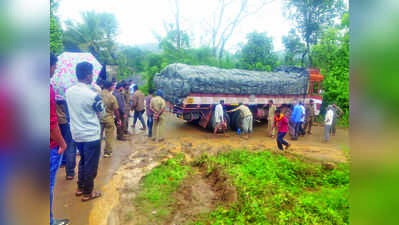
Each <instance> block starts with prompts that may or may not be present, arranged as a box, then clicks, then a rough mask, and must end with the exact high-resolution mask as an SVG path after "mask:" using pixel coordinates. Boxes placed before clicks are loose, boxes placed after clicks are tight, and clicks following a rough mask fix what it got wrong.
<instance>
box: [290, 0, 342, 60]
mask: <svg viewBox="0 0 399 225" xmlns="http://www.w3.org/2000/svg"><path fill="white" fill-rule="evenodd" d="M286 6H287V9H288V14H289V17H290V18H291V19H293V21H294V23H295V25H296V29H297V30H298V31H299V33H300V34H301V36H302V39H303V40H304V41H305V43H306V50H305V52H304V53H303V55H302V60H301V63H302V65H304V59H305V56H306V55H307V56H308V59H309V66H311V65H312V57H311V55H310V49H311V45H314V44H317V42H318V40H319V38H320V35H321V33H322V31H323V27H324V26H326V25H332V24H333V22H334V18H336V17H337V16H338V15H340V14H341V13H342V10H343V9H344V3H343V0H286Z"/></svg>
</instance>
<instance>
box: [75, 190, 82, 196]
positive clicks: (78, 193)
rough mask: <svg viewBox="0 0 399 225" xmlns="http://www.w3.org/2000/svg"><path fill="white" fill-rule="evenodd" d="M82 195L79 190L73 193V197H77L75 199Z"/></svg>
mask: <svg viewBox="0 0 399 225" xmlns="http://www.w3.org/2000/svg"><path fill="white" fill-rule="evenodd" d="M82 195H83V191H81V190H77V191H76V192H75V196H77V197H79V196H82Z"/></svg>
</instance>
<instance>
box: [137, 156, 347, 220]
mask: <svg viewBox="0 0 399 225" xmlns="http://www.w3.org/2000/svg"><path fill="white" fill-rule="evenodd" d="M183 162H184V156H183V155H179V156H177V157H176V158H173V159H170V160H169V161H167V162H166V163H164V164H162V165H161V166H159V167H157V168H155V169H153V170H152V171H151V173H150V174H149V175H147V176H146V177H145V178H144V179H143V181H142V187H141V190H140V192H139V194H138V195H137V197H136V199H135V201H134V204H135V208H136V209H137V213H138V214H140V215H141V216H142V217H145V218H147V219H146V221H145V222H144V223H143V224H163V222H165V221H167V220H168V218H170V216H171V214H173V210H174V209H173V207H171V206H173V203H174V202H175V199H173V196H174V195H173V193H174V192H176V190H178V188H179V185H180V184H181V182H182V181H183V179H184V178H185V177H187V176H188V174H189V173H190V171H192V168H191V167H190V166H187V165H185V164H184V163H183ZM194 164H195V165H198V164H204V165H207V166H208V173H211V172H212V171H213V169H215V168H217V169H218V170H220V171H221V172H223V174H226V175H227V177H229V180H228V181H229V182H231V183H232V184H233V186H234V187H235V189H236V192H237V201H236V202H235V203H232V204H231V205H230V206H229V207H228V208H224V207H221V206H219V207H218V208H217V209H215V210H213V211H212V212H211V213H209V214H208V215H205V216H204V217H203V219H201V220H200V221H194V222H192V223H191V224H196V225H200V224H216V225H217V224H224V225H228V224H232V225H233V224H234V225H239V224H262V225H265V224H322V225H329V224H348V223H349V200H348V198H349V167H348V164H339V165H338V166H337V168H335V169H332V170H327V169H323V167H322V166H320V165H318V164H313V163H305V162H303V161H300V160H296V159H289V158H287V157H285V156H283V155H281V154H273V153H271V152H267V151H263V152H262V151H261V152H250V151H245V150H235V151H231V152H226V153H220V154H218V155H217V156H206V155H205V156H203V157H201V158H200V159H198V160H197V161H196V162H194ZM194 164H193V165H194Z"/></svg>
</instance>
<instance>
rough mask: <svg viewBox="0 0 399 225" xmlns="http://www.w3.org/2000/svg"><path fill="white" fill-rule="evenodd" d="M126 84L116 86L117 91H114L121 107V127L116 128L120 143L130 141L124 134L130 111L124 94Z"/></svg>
mask: <svg viewBox="0 0 399 225" xmlns="http://www.w3.org/2000/svg"><path fill="white" fill-rule="evenodd" d="M124 84H125V83H124V82H119V83H118V84H117V85H116V90H114V91H113V93H112V94H113V95H114V96H115V98H116V101H117V102H118V106H119V109H118V110H119V117H120V119H121V126H117V127H116V134H117V137H116V138H117V139H118V140H120V141H126V140H128V137H127V134H125V132H124V124H125V122H126V120H127V113H126V109H128V108H127V107H126V104H125V103H126V102H125V98H124V96H123V94H124V88H123V86H124Z"/></svg>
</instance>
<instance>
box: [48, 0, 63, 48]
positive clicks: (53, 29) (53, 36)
mask: <svg viewBox="0 0 399 225" xmlns="http://www.w3.org/2000/svg"><path fill="white" fill-rule="evenodd" d="M57 8H58V3H57V2H54V0H51V1H50V52H51V53H53V54H54V55H59V54H61V53H62V52H63V51H64V45H63V44H62V29H61V26H60V23H59V21H58V18H57V17H56V16H55V15H54V13H55V11H56V10H57Z"/></svg>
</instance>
